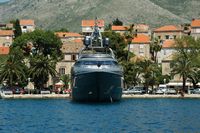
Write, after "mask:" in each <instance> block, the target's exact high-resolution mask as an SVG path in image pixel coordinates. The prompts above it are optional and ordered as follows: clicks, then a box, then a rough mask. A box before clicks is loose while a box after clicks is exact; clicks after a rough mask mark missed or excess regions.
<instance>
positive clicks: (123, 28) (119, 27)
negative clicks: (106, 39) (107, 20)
mask: <svg viewBox="0 0 200 133" xmlns="http://www.w3.org/2000/svg"><path fill="white" fill-rule="evenodd" d="M127 28H128V26H115V25H113V26H112V30H114V31H126V30H127Z"/></svg>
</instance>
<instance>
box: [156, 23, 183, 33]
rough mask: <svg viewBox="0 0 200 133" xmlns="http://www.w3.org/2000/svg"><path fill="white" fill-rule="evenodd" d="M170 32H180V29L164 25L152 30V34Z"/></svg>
mask: <svg viewBox="0 0 200 133" xmlns="http://www.w3.org/2000/svg"><path fill="white" fill-rule="evenodd" d="M170 31H182V29H181V28H180V27H178V26H176V25H166V26H162V27H160V28H157V29H155V30H154V32H170Z"/></svg>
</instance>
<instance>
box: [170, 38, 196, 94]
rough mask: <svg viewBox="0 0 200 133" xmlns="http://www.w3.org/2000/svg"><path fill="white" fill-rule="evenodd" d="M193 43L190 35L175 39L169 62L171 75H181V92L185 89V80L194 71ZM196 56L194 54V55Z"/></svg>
mask: <svg viewBox="0 0 200 133" xmlns="http://www.w3.org/2000/svg"><path fill="white" fill-rule="evenodd" d="M194 43H195V41H194V38H192V37H183V38H179V39H177V40H176V43H175V44H176V51H177V53H176V54H175V57H174V59H173V61H172V62H171V67H172V71H171V73H172V75H176V74H179V75H180V77H182V83H183V88H182V92H183V93H185V91H186V81H187V79H188V78H189V77H192V75H194V73H195V71H194V70H195V66H194V58H195V57H194V55H193V54H194V52H193V51H194V50H195V51H196V49H195V47H194V46H193V44H194ZM195 56H196V55H195Z"/></svg>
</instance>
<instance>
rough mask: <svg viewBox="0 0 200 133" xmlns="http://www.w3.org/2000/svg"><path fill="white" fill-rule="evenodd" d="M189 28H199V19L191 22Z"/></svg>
mask: <svg viewBox="0 0 200 133" xmlns="http://www.w3.org/2000/svg"><path fill="white" fill-rule="evenodd" d="M191 27H200V19H194V20H192V23H191Z"/></svg>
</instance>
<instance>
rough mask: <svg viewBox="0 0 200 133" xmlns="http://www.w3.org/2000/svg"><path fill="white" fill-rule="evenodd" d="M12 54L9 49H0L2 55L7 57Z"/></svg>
mask: <svg viewBox="0 0 200 133" xmlns="http://www.w3.org/2000/svg"><path fill="white" fill-rule="evenodd" d="M9 52H10V48H9V47H0V55H7V54H9Z"/></svg>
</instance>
